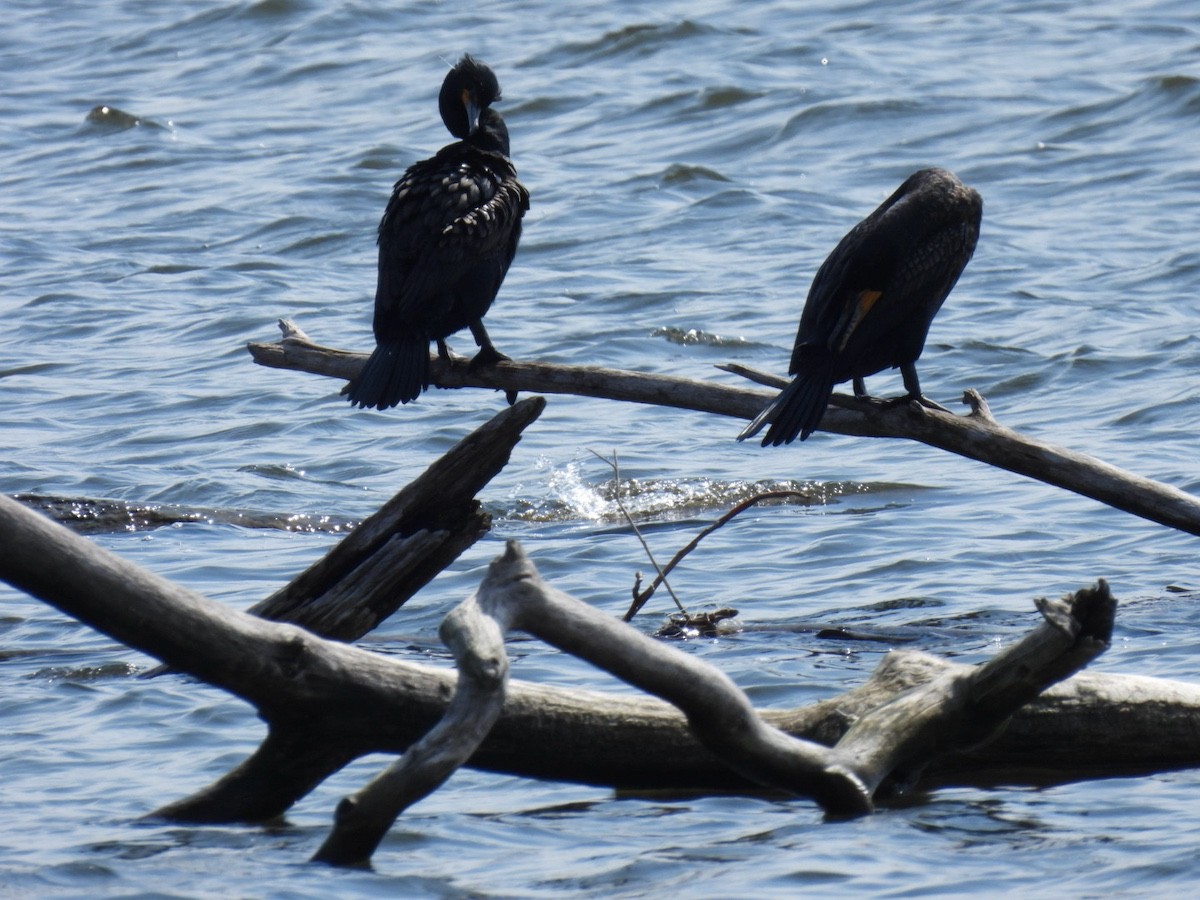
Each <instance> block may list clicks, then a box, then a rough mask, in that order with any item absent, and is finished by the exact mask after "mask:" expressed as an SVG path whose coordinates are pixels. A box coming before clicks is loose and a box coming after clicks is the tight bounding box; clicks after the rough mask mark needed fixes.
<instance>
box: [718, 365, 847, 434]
mask: <svg viewBox="0 0 1200 900" xmlns="http://www.w3.org/2000/svg"><path fill="white" fill-rule="evenodd" d="M832 395H833V371H832V365H820V364H819V365H816V366H810V367H808V368H806V369H805V370H804V371H802V372H800V374H799V375H797V376H796V377H795V379H793V380H792V383H791V384H789V385H788V386H787V387H785V388H784V389H783V390H782V391H780V393H779V396H778V397H776V398H775V399H774V400H772V401H771V402H770V403H768V404H767V406H766V407H765V408H764V409H763V411H762V412H760V413H759V414H758V415H757V416H756V417H755V418H754V421H753V422H751V423H750V424H749V425H747V426H746V428H745V429H744V430H743V431H742V433H741V434H739V435H738V438H737V439H738V440H739V441H744V440H745V439H746V438H748V437H753V436H754V435H756V434H758V432H759V431H761V430H762V427H763V426H764V425H765V424H766V423H767V422H768V421H770V422H771V427H770V428H768V429H767V434H766V437H764V438H763V440H762V445H763V446H764V447H778V446H779V445H780V444H790V443H791V442H792V441H794V440H795V439H796V437H797V436H799V438H800V440H802V441H803V440H806V439H807V438H808V436H809V435H810V434H812V433H813V432H814V431H816V429H817V426H818V425H820V424H821V419H822V417H824V415H825V407H826V406H828V405H829V398H830V397H831V396H832Z"/></svg>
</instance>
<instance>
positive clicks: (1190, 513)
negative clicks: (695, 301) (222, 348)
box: [248, 319, 1200, 535]
mask: <svg viewBox="0 0 1200 900" xmlns="http://www.w3.org/2000/svg"><path fill="white" fill-rule="evenodd" d="M279 324H280V328H281V329H282V330H283V335H284V336H283V338H282V340H280V341H279V342H277V343H274V344H260V343H252V344H250V345H248V349H249V351H250V355H251V356H252V357H253V358H254V361H255V362H257V363H259V364H260V365H264V366H270V367H273V368H280V369H293V370H297V371H302V372H309V373H312V374H317V375H325V376H329V377H332V378H344V379H350V378H353V377H354V375H355V374H356V373H357V372H358V370H359V368H360V367H361V366H362V364H363V362H365V360H366V358H367V355H366V354H365V353H350V352H348V351H344V350H331V349H329V348H326V347H321V346H319V345H317V344H314V343H313V342H312V341H311V340H310V339H309V338H308V336H307V335H305V334H304V332H302V331H301V330H300V329H299V328H297V327H296V326H295V324H294V323H292V322H290V321H289V320H286V319H285V320H282V321H281V322H280V323H279ZM725 368H728V369H729V370H730V371H734V372H736V373H737V374H740V375H743V376H745V377H748V378H751V379H752V380H755V381H759V382H764V381H765V382H769V383H771V384H772V385H777V386H782V385H783V384H786V383H787V381H786V379H779V378H775V377H774V376H764V375H762V374H761V373H755V372H753V371H752V370H748V369H744V368H742V367H736V366H731V367H725ZM430 378H431V382H432V383H433V384H436V385H437V386H438V387H443V388H452V387H453V388H461V387H481V388H493V389H498V390H505V391H523V392H537V393H565V394H577V395H580V396H585V397H604V398H607V399H611V400H625V401H630V402H634V403H648V404H653V405H657V406H669V407H675V408H679V409H691V410H696V411H698V412H706V413H712V414H715V415H722V416H731V417H733V418H739V419H753V418H754V417H755V416H756V415H758V413H759V411H760V410H761V409H762V408H763V406H765V405H766V403H767V402H768V401H769V400H771V399H772V397H773V396H774V394H770V393H764V392H762V391H758V390H750V389H747V388H740V387H730V386H728V385H721V384H713V383H709V382H702V381H693V380H690V379H686V378H677V377H670V376H664V375H646V374H640V373H636V372H626V371H622V370H618V369H603V368H598V367H592V366H564V365H551V364H548V363H528V362H517V361H507V362H501V363H498V364H496V365H494V366H484V367H481V368H479V369H476V370H474V371H471V370H470V369H469V368H468V366H467V365H466V361H465V360H461V359H457V358H456V359H455V360H454V361H453V362H452V363H451V364H447V363H446V362H445V361H443V360H439V359H436V357H435V358H434V360H433V361H432V363H431V369H430ZM963 401H964V402H965V403H966V404H968V405H969V406H970V407H971V411H970V412H969V413H968V414H966V415H955V414H954V413H950V412H947V411H944V410H938V409H930V408H929V407H927V406H924V405H922V404H920V403H886V402H880V401H877V400H870V399H865V400H864V399H856V398H854V397H849V396H845V395H842V394H834V395H833V400H832V403H831V405H830V407H829V408H828V409H827V410H826V413H825V418H824V419H823V420H822V421H821V425H820V430H822V431H829V432H833V433H836V434H849V435H858V436H862V437H888V438H906V439H909V440H914V441H919V442H921V443H923V444H928V445H929V446H931V447H938V448H940V449H942V450H948V451H950V452H951V453H956V454H958V455H959V456H964V457H967V458H968V459H975V460H978V461H980V462H984V463H987V464H988V465H992V466H996V467H998V468H1001V469H1006V470H1008V471H1010V472H1015V473H1016V474H1018V475H1024V476H1026V477H1028V478H1033V479H1036V480H1038V481H1042V482H1045V483H1046V484H1049V485H1053V486H1055V487H1060V488H1064V489H1065V490H1068V491H1072V492H1073V493H1076V494H1080V495H1082V496H1084V497H1091V498H1092V499H1094V500H1098V501H1100V502H1101V503H1105V504H1108V505H1109V506H1112V507H1114V508H1116V509H1120V510H1123V511H1124V512H1128V513H1132V514H1133V515H1136V516H1140V517H1142V518H1144V519H1148V520H1150V521H1151V522H1158V523H1159V524H1161V525H1166V526H1167V527H1169V528H1177V529H1179V530H1180V531H1185V532H1187V533H1189V534H1194V535H1200V499H1197V498H1195V497H1193V496H1191V495H1190V494H1187V493H1185V492H1184V491H1181V490H1179V489H1178V488H1175V487H1172V486H1171V485H1167V484H1162V483H1161V482H1157V481H1152V480H1151V479H1149V478H1144V477H1142V476H1139V475H1134V474H1132V473H1130V472H1126V471H1124V470H1123V469H1119V468H1117V467H1116V466H1111V465H1109V464H1108V463H1105V462H1102V461H1100V460H1098V459H1095V458H1094V457H1091V456H1088V455H1086V454H1083V453H1076V452H1074V451H1071V450H1067V449H1065V448H1063V447H1058V446H1055V445H1053V444H1047V443H1043V442H1041V441H1035V440H1033V439H1031V438H1028V437H1025V436H1024V435H1021V434H1019V433H1018V432H1016V431H1013V430H1012V429H1011V428H1007V427H1005V426H1003V425H1001V424H999V423H998V422H997V421H996V419H995V418H994V417H993V416H992V414H991V411H990V410H989V409H988V407H987V403H986V402H985V401H984V399H983V397H981V396H980V395H979V394H978V392H976V391H967V392H966V393H965V394H964V396H963Z"/></svg>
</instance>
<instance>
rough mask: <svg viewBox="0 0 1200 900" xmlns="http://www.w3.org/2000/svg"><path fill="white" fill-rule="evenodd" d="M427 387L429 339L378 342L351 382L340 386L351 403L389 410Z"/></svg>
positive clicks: (367, 407) (414, 397) (419, 393)
mask: <svg viewBox="0 0 1200 900" xmlns="http://www.w3.org/2000/svg"><path fill="white" fill-rule="evenodd" d="M427 387H429V341H428V340H426V339H424V338H421V339H418V340H399V341H386V342H382V343H380V344H378V345H377V346H376V347H375V351H374V352H373V353H372V354H371V356H370V358H369V359H368V360H367V361H366V364H364V365H363V367H362V371H360V372H359V373H358V375H357V377H355V379H354V380H353V381H351V382H350V383H349V384H347V385H346V386H345V387H344V388H342V393H343V394H345V395H346V397H347V398H348V399H349V400H350V403H351V405H353V406H361V407H362V408H363V409H372V408H374V409H388V408H389V407H392V406H395V405H396V404H397V403H408V402H409V401H410V400H416V399H417V398H418V397H420V396H421V391H423V390H425V388H427Z"/></svg>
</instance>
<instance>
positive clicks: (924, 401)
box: [880, 394, 954, 415]
mask: <svg viewBox="0 0 1200 900" xmlns="http://www.w3.org/2000/svg"><path fill="white" fill-rule="evenodd" d="M880 402H881V403H882V404H883V407H884V409H891V408H892V407H893V406H900V405H901V404H905V403H919V404H920V405H921V406H923V407H925V408H926V409H936V410H937V411H938V412H944V413H950V415H954V413H953V411H951V410H949V409H946V407H944V406H942V404H940V403H938V402H937V401H935V400H930V399H929V398H928V397H926V396H925V395H924V394H917V395H915V396H914V395H912V394H905V395H904V396H903V397H892V398H891V399H890V400H881V401H880Z"/></svg>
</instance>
